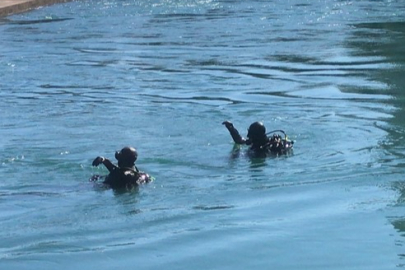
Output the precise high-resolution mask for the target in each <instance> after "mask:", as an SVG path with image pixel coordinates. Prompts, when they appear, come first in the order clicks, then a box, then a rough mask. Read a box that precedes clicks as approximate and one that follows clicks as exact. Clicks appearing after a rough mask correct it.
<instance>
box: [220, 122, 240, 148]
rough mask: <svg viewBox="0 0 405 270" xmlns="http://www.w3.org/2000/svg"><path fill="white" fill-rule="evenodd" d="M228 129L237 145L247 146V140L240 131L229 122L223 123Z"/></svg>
mask: <svg viewBox="0 0 405 270" xmlns="http://www.w3.org/2000/svg"><path fill="white" fill-rule="evenodd" d="M222 124H223V125H225V127H226V128H227V129H228V131H229V133H230V134H231V136H232V139H233V141H234V142H235V143H237V144H246V139H244V138H243V137H242V136H241V135H240V134H239V131H238V130H237V129H236V128H235V127H234V126H233V124H232V123H231V122H229V121H225V122H223V123H222Z"/></svg>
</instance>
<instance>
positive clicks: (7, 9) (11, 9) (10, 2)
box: [0, 0, 72, 17]
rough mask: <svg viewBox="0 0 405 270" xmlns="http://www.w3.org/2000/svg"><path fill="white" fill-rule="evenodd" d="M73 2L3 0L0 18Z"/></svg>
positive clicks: (0, 2) (62, 0)
mask: <svg viewBox="0 0 405 270" xmlns="http://www.w3.org/2000/svg"><path fill="white" fill-rule="evenodd" d="M70 1H72V0H1V1H0V17H6V16H9V15H12V14H16V13H22V12H27V11H30V10H32V9H35V8H38V7H42V6H47V5H52V4H59V3H65V2H70Z"/></svg>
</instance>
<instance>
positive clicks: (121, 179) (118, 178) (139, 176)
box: [92, 146, 152, 189]
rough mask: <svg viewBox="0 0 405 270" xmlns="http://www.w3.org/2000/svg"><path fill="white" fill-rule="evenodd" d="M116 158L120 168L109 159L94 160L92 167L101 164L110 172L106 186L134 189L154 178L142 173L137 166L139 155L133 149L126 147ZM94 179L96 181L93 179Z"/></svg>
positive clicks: (116, 154)
mask: <svg viewBox="0 0 405 270" xmlns="http://www.w3.org/2000/svg"><path fill="white" fill-rule="evenodd" d="M115 158H116V159H117V160H118V166H117V165H114V164H113V163H112V162H111V161H110V160H109V159H107V158H104V157H101V156H98V157H96V158H95V159H94V161H93V163H92V165H93V166H98V165H100V164H101V163H102V164H104V166H105V167H106V168H107V169H108V171H109V172H110V174H109V175H107V177H106V178H105V180H104V182H103V183H104V184H107V185H109V186H110V187H111V188H114V189H121V188H133V187H135V186H137V185H140V184H144V183H148V182H150V181H151V180H152V178H151V177H150V176H149V175H148V174H147V173H144V172H140V171H139V170H138V168H137V167H136V166H135V161H136V159H137V158H138V153H137V151H136V149H135V148H133V147H129V146H127V147H124V148H122V149H121V151H119V152H115ZM93 179H96V178H95V177H93Z"/></svg>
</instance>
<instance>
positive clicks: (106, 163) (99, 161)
mask: <svg viewBox="0 0 405 270" xmlns="http://www.w3.org/2000/svg"><path fill="white" fill-rule="evenodd" d="M100 164H104V166H105V167H106V168H107V170H108V171H109V172H111V171H112V170H113V169H114V168H116V167H117V166H115V165H114V164H112V162H111V161H110V160H109V159H108V158H105V157H101V156H98V157H96V158H95V159H94V160H93V163H92V165H93V166H96V167H97V166H98V165H100Z"/></svg>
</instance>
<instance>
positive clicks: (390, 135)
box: [347, 22, 405, 259]
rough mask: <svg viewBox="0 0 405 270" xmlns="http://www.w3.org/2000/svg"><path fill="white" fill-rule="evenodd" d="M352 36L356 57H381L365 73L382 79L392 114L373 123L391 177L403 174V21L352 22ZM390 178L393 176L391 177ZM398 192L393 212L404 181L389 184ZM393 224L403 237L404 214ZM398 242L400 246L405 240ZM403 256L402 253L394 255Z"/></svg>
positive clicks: (402, 197) (401, 204)
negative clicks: (376, 65) (381, 132)
mask: <svg viewBox="0 0 405 270" xmlns="http://www.w3.org/2000/svg"><path fill="white" fill-rule="evenodd" d="M352 27H353V28H354V31H353V33H354V35H353V37H352V39H350V40H348V41H347V46H348V47H349V48H351V49H353V55H354V56H355V57H365V58H373V57H381V58H383V59H384V62H385V64H384V65H383V66H382V68H376V69H373V70H369V71H368V72H367V76H368V77H369V80H370V81H378V82H381V83H382V85H385V87H382V88H381V89H376V90H375V91H374V92H375V93H377V94H385V95H389V96H390V97H391V98H390V99H386V100H383V101H380V102H382V104H383V105H386V106H387V108H393V109H391V110H389V115H391V116H392V117H390V118H387V119H384V120H383V121H381V122H380V121H378V122H377V123H376V125H377V126H378V127H379V128H381V129H382V130H384V131H385V132H386V133H387V135H386V137H385V138H384V139H383V140H381V141H380V143H379V145H378V148H380V149H381V155H380V160H379V161H378V162H379V163H381V164H384V166H388V169H389V171H390V176H393V177H398V175H402V174H403V172H404V168H405V140H404V137H405V46H404V44H405V22H372V23H359V24H354V25H352ZM351 90H352V91H355V92H359V93H363V92H364V91H365V90H366V89H363V88H357V89H351ZM391 179H392V178H391ZM390 188H392V189H393V190H394V191H395V192H396V193H397V194H399V196H398V198H397V199H396V200H395V203H394V205H393V208H395V211H394V212H398V208H399V209H400V211H399V212H403V211H402V210H403V209H405V181H404V180H402V179H400V180H398V181H395V182H391V183H390ZM389 220H390V222H391V224H392V225H393V227H394V228H395V229H396V230H397V231H398V233H399V235H400V237H405V215H400V216H395V217H389ZM397 244H398V245H401V246H403V245H404V244H405V241H404V240H400V243H397ZM397 255H398V257H399V258H401V259H404V257H405V254H404V253H402V254H400V253H399V254H397Z"/></svg>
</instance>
